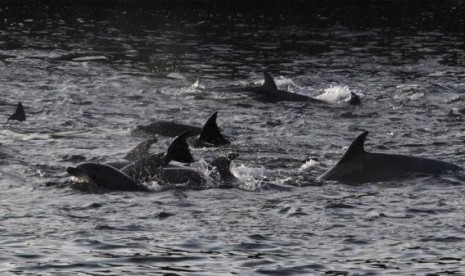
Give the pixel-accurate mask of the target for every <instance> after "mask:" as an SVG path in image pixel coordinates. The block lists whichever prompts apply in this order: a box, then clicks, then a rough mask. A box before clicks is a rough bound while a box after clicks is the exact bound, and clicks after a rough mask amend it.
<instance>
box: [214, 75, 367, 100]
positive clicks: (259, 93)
mask: <svg viewBox="0 0 465 276" xmlns="http://www.w3.org/2000/svg"><path fill="white" fill-rule="evenodd" d="M263 75H264V78H265V81H264V83H263V85H262V86H257V87H254V86H245V87H221V88H210V89H207V90H209V91H217V92H250V93H253V94H254V95H255V96H256V98H257V100H260V101H263V102H281V101H291V102H312V103H318V104H328V103H327V102H325V101H323V100H319V99H316V98H313V97H310V96H306V95H302V94H297V93H292V92H288V91H285V90H280V89H278V87H277V86H276V82H275V81H274V79H273V76H271V74H270V73H268V72H265V73H263ZM354 96H355V97H356V99H354V100H352V99H353V97H354ZM349 104H353V105H357V104H360V98H359V97H358V96H357V95H356V94H355V93H351V96H350V100H349Z"/></svg>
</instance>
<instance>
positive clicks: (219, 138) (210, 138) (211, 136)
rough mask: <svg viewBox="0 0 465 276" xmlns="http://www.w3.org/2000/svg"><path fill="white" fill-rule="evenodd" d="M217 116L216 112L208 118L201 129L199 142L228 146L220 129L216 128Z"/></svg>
mask: <svg viewBox="0 0 465 276" xmlns="http://www.w3.org/2000/svg"><path fill="white" fill-rule="evenodd" d="M217 115H218V111H217V112H215V113H213V114H212V115H211V116H210V118H208V120H207V122H206V123H205V124H204V125H203V127H202V131H201V132H200V136H199V140H201V141H204V142H207V143H210V144H214V145H218V146H219V145H226V144H229V141H228V140H227V139H226V138H224V136H223V135H222V134H221V132H220V129H219V128H218V125H217V123H216V117H217Z"/></svg>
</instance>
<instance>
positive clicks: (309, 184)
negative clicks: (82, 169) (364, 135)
mask: <svg viewBox="0 0 465 276" xmlns="http://www.w3.org/2000/svg"><path fill="white" fill-rule="evenodd" d="M181 2H182V1H181ZM446 2H447V5H446V4H431V3H429V4H425V5H424V6H421V7H419V6H418V5H417V6H415V4H414V3H413V4H412V3H404V4H403V5H401V6H398V3H396V4H395V5H396V6H395V7H394V6H392V5H394V4H392V5H391V4H389V3H388V4H386V5H387V6H384V9H380V8H379V7H376V6H374V5H363V6H358V7H357V6H354V5H345V6H339V5H336V4H334V3H330V4H326V5H316V4H312V3H311V2H305V3H306V4H305V3H303V4H302V3H301V4H298V5H302V6H299V7H298V8H292V7H289V6H286V7H285V6H282V7H281V6H279V3H280V2H279V1H278V2H276V3H274V2H273V3H272V4H269V6H268V7H266V6H265V7H262V8H261V9H258V6H257V5H259V4H257V2H255V1H251V2H249V3H242V4H234V3H233V2H228V3H226V4H224V6H218V5H217V4H212V6H208V5H207V4H205V3H204V4H202V5H200V6H193V5H189V4H188V3H187V4H185V5H182V7H181V8H179V7H176V9H172V8H171V5H174V4H172V3H171V4H170V3H162V4H161V5H162V6H163V8H162V7H154V6H153V3H152V4H151V3H143V2H138V4H140V5H136V4H134V3H129V2H122V3H121V2H120V5H122V6H120V5H111V4H108V3H107V2H99V3H97V4H95V3H94V4H92V6H89V5H90V4H87V5H82V6H55V5H50V4H48V3H40V2H38V3H37V4H29V5H26V6H22V5H19V4H14V3H13V2H5V4H4V5H3V6H1V7H0V15H1V19H2V20H0V26H1V28H0V38H1V39H0V67H2V70H0V79H2V88H1V89H0V91H1V95H2V97H1V99H0V114H3V115H2V116H3V118H4V121H6V120H7V118H8V116H9V115H11V114H12V112H13V111H14V107H15V106H16V103H17V102H18V101H21V102H22V103H23V104H24V106H25V109H26V112H27V121H26V122H24V123H19V122H9V123H5V124H4V125H3V127H2V130H1V131H0V136H1V144H0V158H1V159H0V175H1V177H0V187H1V192H0V199H1V200H0V204H1V208H0V220H1V221H2V224H0V230H1V231H0V236H1V238H2V239H1V241H0V243H1V244H2V248H3V249H4V252H3V253H4V254H2V256H1V257H0V259H1V261H2V264H3V266H2V267H1V268H0V271H2V272H3V273H10V274H11V273H14V274H24V275H36V274H41V273H42V274H43V273H45V274H48V273H49V274H63V273H70V272H75V273H81V274H92V275H113V274H115V273H117V274H124V275H151V274H153V273H154V271H156V272H159V273H166V274H171V275H207V274H211V275H218V274H221V273H238V274H243V273H244V272H247V273H250V274H273V275H296V274H302V275H308V274H312V273H313V274H327V275H354V274H357V273H358V274H363V275H369V274H370V275H372V274H389V275H391V274H393V275H394V274H399V275H405V274H428V273H430V274H431V275H432V274H438V275H440V274H444V275H446V274H454V273H455V274H460V273H463V272H464V271H463V265H464V261H463V259H464V257H465V256H464V255H463V253H462V251H461V248H462V247H463V242H464V239H465V236H464V233H463V230H462V228H463V225H462V224H463V223H462V221H463V219H464V217H463V208H464V206H463V200H462V196H461V195H462V193H463V192H465V191H463V188H462V186H463V185H462V184H463V179H462V176H460V175H457V176H456V175H450V176H449V175H448V176H443V177H428V178H420V179H414V180H410V181H395V182H392V183H371V184H366V185H361V186H357V187H351V186H346V185H340V184H336V183H327V184H324V185H323V184H322V183H319V182H317V181H316V178H317V176H318V175H320V174H321V173H322V172H324V171H325V170H326V169H328V168H330V167H331V166H332V165H333V164H334V163H335V162H337V160H339V158H340V157H341V155H342V154H343V152H344V150H345V147H347V146H348V145H349V143H350V141H351V140H352V139H353V138H354V137H355V136H357V135H358V134H359V133H360V132H361V131H362V130H369V131H370V140H369V141H367V148H369V149H370V150H372V151H382V152H392V153H402V154H409V155H416V156H425V157H431V158H436V159H440V160H444V161H449V162H453V163H455V164H458V165H461V164H463V163H464V161H465V155H464V153H465V151H464V150H463V140H464V135H463V127H462V123H463V122H462V121H463V105H464V98H463V95H462V94H463V92H464V91H465V85H464V81H463V80H464V79H465V73H464V70H463V64H464V61H465V60H464V59H465V53H464V52H465V51H464V49H465V47H464V46H465V45H464V41H465V39H464V36H465V35H464V31H463V28H459V27H460V26H462V27H463V24H464V22H463V17H462V16H460V14H461V13H462V12H463V10H461V8H460V6H459V7H458V8H457V7H456V4H455V3H458V2H455V1H445V2H444V3H446ZM177 3H179V1H178V2H177ZM281 4H282V3H281ZM215 5H216V6H215ZM296 5H297V4H296ZM431 11H435V12H433V13H432V12H431ZM263 71H270V72H272V73H273V75H274V76H275V77H276V80H277V84H278V86H279V87H280V88H281V89H287V90H290V91H293V92H296V93H301V94H306V95H310V96H314V97H322V98H325V99H327V100H330V101H333V100H334V99H336V98H338V97H343V96H347V95H348V93H350V92H355V93H357V94H359V95H361V97H362V103H363V105H362V106H359V107H347V106H343V105H337V104H334V105H332V106H312V105H306V104H303V103H286V102H283V103H278V104H269V103H261V102H256V101H254V100H253V99H252V98H251V97H249V96H248V95H245V94H234V95H230V94H219V93H215V92H205V91H201V90H198V89H196V87H206V88H208V87H221V86H229V85H257V84H260V83H261V82H262V80H263V79H262V73H263ZM214 111H219V115H218V122H220V124H221V128H222V131H223V132H224V133H225V134H226V135H227V136H228V137H231V139H232V144H231V145H230V146H227V147H225V148H220V149H195V150H193V154H194V155H195V157H196V158H197V159H203V158H207V157H211V156H219V155H223V156H224V155H226V154H227V153H229V152H237V153H239V157H238V158H237V159H236V160H234V162H233V165H234V169H233V171H234V172H235V174H236V176H238V177H239V178H240V180H241V181H242V183H243V184H242V185H243V186H241V188H243V189H230V190H223V189H209V190H204V191H163V192H154V193H124V192H112V193H103V194H101V193H82V192H79V191H76V190H72V189H70V188H69V187H68V182H67V181H66V179H67V178H68V175H67V174H66V172H65V169H66V167H67V166H75V165H76V164H79V163H81V162H84V161H91V162H115V161H119V160H121V158H122V157H123V156H124V155H125V154H126V153H127V152H128V151H129V150H130V149H132V148H133V147H134V146H135V145H137V144H138V143H139V142H140V141H141V138H140V137H136V136H132V135H131V134H130V133H131V130H132V129H133V128H134V127H135V126H136V125H138V124H146V123H149V122H151V121H153V120H162V119H163V120H176V121H180V122H185V123H192V124H195V125H200V124H202V121H203V120H204V118H207V117H208V116H209V115H210V114H212V113H213V112H214ZM450 111H452V113H450ZM169 142H170V139H165V138H160V139H159V142H158V143H157V144H156V145H155V148H154V150H155V151H161V150H164V149H166V147H167V145H168V144H169ZM309 158H313V159H314V160H315V162H314V163H312V165H311V166H310V165H308V166H306V167H305V170H304V169H301V170H299V168H301V167H302V165H304V164H306V162H307V161H309V160H310V159H309ZM316 160H318V162H316ZM307 163H308V162H307Z"/></svg>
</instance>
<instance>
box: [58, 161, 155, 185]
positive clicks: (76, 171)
mask: <svg viewBox="0 0 465 276" xmlns="http://www.w3.org/2000/svg"><path fill="white" fill-rule="evenodd" d="M66 171H67V172H68V173H69V174H70V175H72V176H75V177H77V178H84V179H85V180H86V182H89V183H91V184H94V185H97V186H99V187H102V188H106V189H111V190H120V191H145V190H147V189H146V188H145V187H144V186H142V185H140V184H138V183H137V182H135V181H134V180H133V179H132V178H131V177H129V176H128V175H127V174H125V173H124V172H122V171H120V170H118V169H116V168H114V167H112V166H110V165H105V164H98V163H83V164H80V165H79V166H77V167H76V168H73V167H68V168H67V169H66Z"/></svg>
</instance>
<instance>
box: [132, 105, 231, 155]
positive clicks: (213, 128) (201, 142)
mask: <svg viewBox="0 0 465 276" xmlns="http://www.w3.org/2000/svg"><path fill="white" fill-rule="evenodd" d="M217 116H218V112H214V113H213V114H212V115H211V116H210V117H209V118H208V119H207V121H206V122H205V124H204V125H203V126H202V127H197V126H192V125H187V124H182V123H177V122H169V121H156V122H152V123H150V124H148V125H140V126H137V127H136V128H135V130H134V131H133V132H134V133H145V134H149V135H161V136H168V137H175V136H177V135H179V134H181V133H183V132H187V136H189V137H191V138H189V140H188V142H189V144H191V145H192V146H193V147H205V146H222V145H226V144H229V141H228V140H227V139H226V138H225V137H224V136H223V135H222V134H221V131H220V129H219V127H218V124H217V123H216V119H217Z"/></svg>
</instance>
